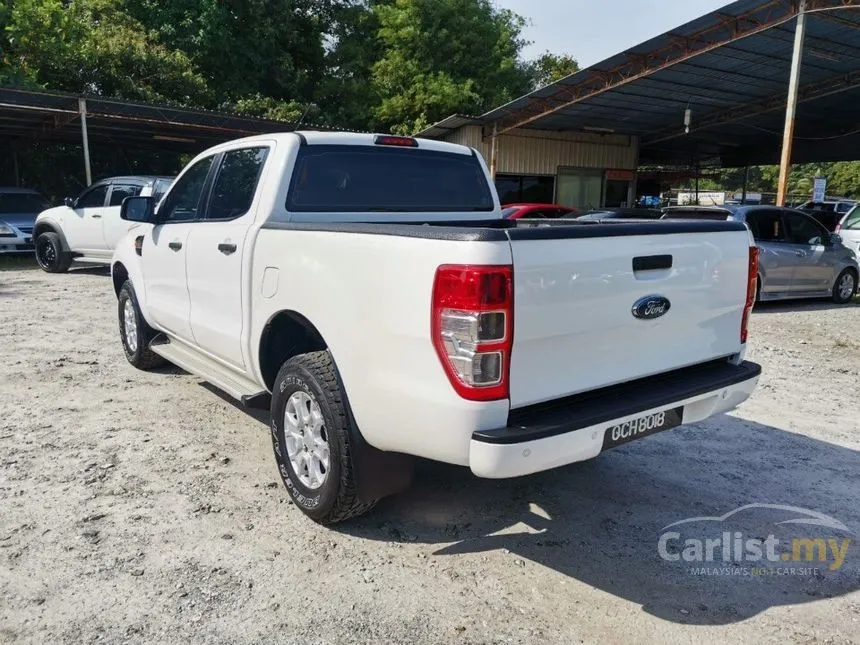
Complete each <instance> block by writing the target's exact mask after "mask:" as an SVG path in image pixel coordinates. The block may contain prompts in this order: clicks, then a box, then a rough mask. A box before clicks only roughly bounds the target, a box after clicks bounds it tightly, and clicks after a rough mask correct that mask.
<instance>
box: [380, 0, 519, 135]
mask: <svg viewBox="0 0 860 645" xmlns="http://www.w3.org/2000/svg"><path fill="white" fill-rule="evenodd" d="M371 8H372V10H373V12H374V14H375V15H376V18H377V20H378V21H379V31H378V39H379V41H380V45H381V47H382V55H381V57H380V58H379V60H377V61H376V62H375V63H374V65H373V68H372V76H371V84H372V87H373V90H374V92H375V93H376V94H377V95H378V96H379V97H380V98H379V102H378V104H377V105H376V107H375V108H374V110H373V114H374V116H375V117H376V118H377V119H378V121H379V123H380V124H381V125H382V126H383V127H387V128H390V129H391V130H392V131H395V132H402V133H408V132H415V131H417V130H420V129H422V128H424V127H426V126H427V125H429V124H431V123H433V122H434V121H436V120H439V119H441V118H443V117H445V116H448V115H449V114H451V113H453V112H465V113H472V114H474V113H481V112H483V111H485V110H487V109H489V108H491V107H493V106H495V105H498V104H500V103H504V102H506V101H509V100H511V99H513V98H515V97H517V96H519V95H521V94H524V93H525V92H527V91H528V90H529V89H530V87H531V75H530V73H529V69H528V66H527V65H526V64H525V63H524V62H523V61H522V60H521V58H520V52H521V50H522V48H523V46H524V45H525V44H526V43H525V41H524V40H523V39H522V37H521V32H522V29H523V27H524V25H525V21H524V19H523V18H521V17H520V16H518V15H516V14H514V13H513V12H511V11H507V10H502V9H497V8H496V7H495V6H494V5H493V4H491V2H490V1H489V0H393V1H389V2H374V3H372V4H371Z"/></svg>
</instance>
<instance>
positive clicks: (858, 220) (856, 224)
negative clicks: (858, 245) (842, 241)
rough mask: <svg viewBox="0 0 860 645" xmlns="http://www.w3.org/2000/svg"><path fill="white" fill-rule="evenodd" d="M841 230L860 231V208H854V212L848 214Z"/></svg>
mask: <svg viewBox="0 0 860 645" xmlns="http://www.w3.org/2000/svg"><path fill="white" fill-rule="evenodd" d="M842 228H845V229H851V230H858V229H860V206H855V207H854V210H852V211H851V212H850V213H849V214H848V216H847V217H846V218H845V223H844V224H843V225H842Z"/></svg>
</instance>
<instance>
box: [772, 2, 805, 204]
mask: <svg viewBox="0 0 860 645" xmlns="http://www.w3.org/2000/svg"><path fill="white" fill-rule="evenodd" d="M805 32H806V0H799V3H798V7H797V25H795V27H794V51H793V52H792V54H791V75H790V76H789V79H788V100H787V101H786V105H785V129H784V130H783V134H782V154H781V156H780V159H779V184H778V186H777V191H776V205H777V206H785V195H786V193H787V192H788V173H789V172H790V171H791V144H792V142H793V141H794V118H795V112H796V108H797V88H798V85H799V83H800V63H801V59H802V58H803V36H804V34H805Z"/></svg>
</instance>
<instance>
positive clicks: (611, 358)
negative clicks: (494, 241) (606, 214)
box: [509, 221, 750, 408]
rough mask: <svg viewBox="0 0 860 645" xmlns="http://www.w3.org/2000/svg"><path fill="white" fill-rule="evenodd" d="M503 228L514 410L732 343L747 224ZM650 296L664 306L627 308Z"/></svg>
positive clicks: (722, 352) (731, 347) (705, 356)
mask: <svg viewBox="0 0 860 645" xmlns="http://www.w3.org/2000/svg"><path fill="white" fill-rule="evenodd" d="M509 237H510V240H511V251H512V255H513V265H514V337H513V350H512V355H511V373H510V399H511V407H512V408H516V407H522V406H525V405H530V404H533V403H538V402H541V401H546V400H550V399H555V398H559V397H563V396H567V395H570V394H576V393H579V392H584V391H587V390H592V389H596V388H600V387H605V386H607V385H612V384H615V383H622V382H625V381H630V380H633V379H637V378H642V377H646V376H649V375H651V374H659V373H661V372H666V371H669V370H673V369H677V368H680V367H684V366H687V365H694V364H696V363H701V362H704V361H707V360H710V359H713V358H718V357H721V356H729V355H732V354H736V353H737V352H738V351H740V348H741V344H740V327H741V317H742V314H743V309H744V304H745V300H746V291H747V272H748V267H749V246H750V236H749V233H748V231H747V229H746V228H745V227H744V226H743V224H740V223H737V222H677V221H675V222H667V221H661V222H653V223H625V224H597V225H592V226H586V225H572V226H550V227H540V228H517V229H512V230H511V231H510V232H509ZM667 256H671V258H669V257H667ZM669 263H671V266H668V264H669ZM634 267H635V269H634ZM655 267H656V268H655ZM659 267H664V268H659ZM646 296H659V297H662V298H665V299H666V300H668V303H669V306H668V309H667V310H666V311H665V313H664V314H663V315H660V316H659V317H654V318H649V317H647V316H646V317H644V318H640V317H636V316H634V314H633V308H634V305H635V303H637V301H640V299H642V298H644V297H646ZM660 302H663V301H660ZM663 304H665V302H663ZM646 308H647V305H646ZM643 312H644V310H640V312H639V313H640V315H642V313H643ZM651 313H652V314H653V313H654V312H651Z"/></svg>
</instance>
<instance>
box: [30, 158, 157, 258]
mask: <svg viewBox="0 0 860 645" xmlns="http://www.w3.org/2000/svg"><path fill="white" fill-rule="evenodd" d="M171 181H173V178H172V177H151V176H143V175H137V176H133V177H111V178H109V179H103V180H101V181H98V182H96V183H94V184H93V185H92V186H89V187H88V188H87V189H86V190H84V191H83V192H82V193H81V194H80V195H78V197H77V198H76V199H72V198H71V197H66V200H65V204H64V205H63V206H57V207H56V208H49V209H48V210H46V211H43V212H41V213H39V216H38V217H37V218H36V225H35V229H34V230H33V241H34V244H35V247H36V260H37V261H38V263H39V266H40V267H42V269H44V270H45V271H47V272H49V273H62V272H65V271H67V270H68V269H69V267H70V266H71V263H72V261H73V260H80V261H85V262H96V263H101V264H107V263H109V262H110V259H111V256H112V255H113V250H114V248H115V247H116V244H117V242H118V241H119V240H120V239H121V238H122V237H123V236H124V235H125V234H126V233H127V232H128V229H129V226H130V225H129V223H128V222H126V221H123V220H122V219H121V218H120V216H119V211H120V205H122V200H123V199H125V198H126V197H134V196H137V195H144V196H150V197H154V198H155V199H160V198H161V196H162V195H163V194H164V193H165V192H166V191H167V188H168V187H169V186H170V182H171Z"/></svg>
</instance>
